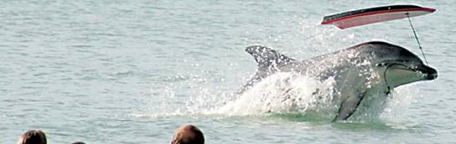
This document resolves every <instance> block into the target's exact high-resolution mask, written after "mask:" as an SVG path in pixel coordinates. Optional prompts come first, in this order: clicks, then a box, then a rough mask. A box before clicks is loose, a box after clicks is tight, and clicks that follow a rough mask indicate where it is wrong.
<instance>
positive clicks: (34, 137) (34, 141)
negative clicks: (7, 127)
mask: <svg viewBox="0 0 456 144" xmlns="http://www.w3.org/2000/svg"><path fill="white" fill-rule="evenodd" d="M46 143H47V140H46V135H45V134H44V132H42V131H40V130H29V131H27V132H25V133H24V134H22V135H21V136H20V137H19V141H18V142H17V144H46Z"/></svg>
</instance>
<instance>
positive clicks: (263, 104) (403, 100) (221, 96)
mask: <svg viewBox="0 0 456 144" xmlns="http://www.w3.org/2000/svg"><path fill="white" fill-rule="evenodd" d="M194 84H195V83H194ZM195 85H196V84H195ZM334 85H335V81H334V79H332V78H329V79H327V80H325V81H319V80H315V79H313V78H312V77H308V76H305V75H302V74H298V73H292V72H279V73H276V74H274V75H271V76H269V77H267V78H265V79H263V80H262V81H261V82H259V83H257V84H256V86H255V87H252V88H250V89H248V90H247V91H245V92H244V93H242V94H234V93H230V92H226V93H223V92H218V91H217V88H213V87H211V86H201V87H198V86H196V87H194V88H195V91H193V92H192V94H190V95H192V96H191V97H190V98H182V97H179V96H178V95H179V94H178V93H179V92H178V89H179V88H178V87H174V88H173V86H169V87H164V88H160V89H156V90H155V91H154V92H152V93H151V95H154V96H153V97H154V98H157V97H158V99H160V102H161V103H160V104H151V105H149V106H148V108H147V109H146V110H145V111H140V112H137V113H135V114H134V116H136V117H152V118H164V117H196V118H197V117H207V116H209V117H232V116H269V115H274V116H283V115H284V116H285V117H287V116H288V115H293V117H296V116H299V117H305V116H309V115H310V116H311V117H318V118H316V119H319V120H324V121H330V120H332V119H333V118H334V116H335V115H336V114H337V110H338V106H339V105H340V100H339V99H338V96H337V95H334ZM412 89H413V87H411V86H404V87H399V88H397V89H395V91H393V93H392V94H391V95H389V96H388V97H387V101H386V103H385V104H384V106H383V107H381V109H380V108H379V109H374V110H370V111H363V113H361V114H359V115H357V116H356V118H355V119H354V122H356V121H357V122H363V121H366V120H367V121H383V122H387V123H391V124H392V125H393V126H394V125H396V124H397V125H403V124H402V123H401V120H403V119H404V118H400V117H401V116H403V115H401V112H402V111H403V110H405V109H407V106H408V105H409V104H410V103H411V101H412V99H413V95H416V94H415V93H414V92H416V90H412ZM233 91H235V90H233ZM369 113H372V114H369ZM375 113H379V114H378V115H377V114H375ZM311 119H312V118H311ZM402 122H403V121H402ZM398 123H401V124H398Z"/></svg>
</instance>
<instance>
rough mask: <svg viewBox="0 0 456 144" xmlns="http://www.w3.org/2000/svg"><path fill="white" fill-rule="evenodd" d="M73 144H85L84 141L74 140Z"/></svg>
mask: <svg viewBox="0 0 456 144" xmlns="http://www.w3.org/2000/svg"><path fill="white" fill-rule="evenodd" d="M71 144H85V143H84V142H74V143H71Z"/></svg>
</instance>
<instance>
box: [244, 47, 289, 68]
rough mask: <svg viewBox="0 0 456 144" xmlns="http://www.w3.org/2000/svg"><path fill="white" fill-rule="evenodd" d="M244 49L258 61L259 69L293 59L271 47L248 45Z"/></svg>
mask: <svg viewBox="0 0 456 144" xmlns="http://www.w3.org/2000/svg"><path fill="white" fill-rule="evenodd" d="M245 51H246V52H247V53H249V54H250V55H252V56H253V58H255V61H256V62H257V63H258V67H259V68H260V69H264V68H267V69H270V68H271V67H276V66H277V65H279V64H287V63H289V62H292V61H295V60H294V59H292V58H289V57H287V56H285V55H282V54H280V53H278V52H276V51H275V50H273V49H271V48H267V47H264V46H259V45H254V46H249V47H247V48H246V49H245Z"/></svg>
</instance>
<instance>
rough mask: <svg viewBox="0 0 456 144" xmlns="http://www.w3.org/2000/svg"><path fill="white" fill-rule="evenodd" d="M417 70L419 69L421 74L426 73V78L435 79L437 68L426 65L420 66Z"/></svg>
mask: <svg viewBox="0 0 456 144" xmlns="http://www.w3.org/2000/svg"><path fill="white" fill-rule="evenodd" d="M417 70H419V71H421V72H422V73H423V74H426V76H425V78H426V79H427V80H433V79H436V78H437V75H438V74H437V70H435V69H434V68H432V67H429V66H426V65H423V66H420V67H419V68H418V69H417Z"/></svg>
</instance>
